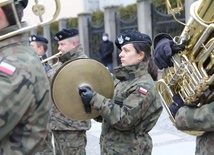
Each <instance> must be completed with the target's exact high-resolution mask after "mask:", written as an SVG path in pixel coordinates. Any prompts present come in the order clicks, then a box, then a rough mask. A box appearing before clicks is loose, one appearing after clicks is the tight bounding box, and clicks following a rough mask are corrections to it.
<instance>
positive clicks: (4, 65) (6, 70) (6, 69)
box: [0, 62, 16, 75]
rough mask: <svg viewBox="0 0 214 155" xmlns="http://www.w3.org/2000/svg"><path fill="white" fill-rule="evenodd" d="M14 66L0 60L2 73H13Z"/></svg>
mask: <svg viewBox="0 0 214 155" xmlns="http://www.w3.org/2000/svg"><path fill="white" fill-rule="evenodd" d="M15 70H16V67H15V66H12V65H10V64H8V63H6V62H1V63H0V71H1V72H3V73H6V74H8V75H13V73H14V72H15Z"/></svg>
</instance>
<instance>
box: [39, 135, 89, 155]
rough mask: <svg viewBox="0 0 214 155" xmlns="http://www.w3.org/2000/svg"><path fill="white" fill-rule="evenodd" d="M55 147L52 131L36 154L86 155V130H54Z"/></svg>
mask: <svg viewBox="0 0 214 155" xmlns="http://www.w3.org/2000/svg"><path fill="white" fill-rule="evenodd" d="M53 135H54V143H55V145H54V146H55V148H53V147H52V145H51V133H50V134H48V136H47V138H46V141H45V142H44V144H43V146H42V149H41V150H42V151H41V152H38V153H36V154H35V155H54V152H55V153H56V155H86V150H85V147H86V143H87V140H86V131H53Z"/></svg>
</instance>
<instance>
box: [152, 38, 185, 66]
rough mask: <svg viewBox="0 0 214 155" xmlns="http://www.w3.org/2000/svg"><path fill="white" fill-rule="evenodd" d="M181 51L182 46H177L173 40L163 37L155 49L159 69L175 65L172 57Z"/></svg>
mask: <svg viewBox="0 0 214 155" xmlns="http://www.w3.org/2000/svg"><path fill="white" fill-rule="evenodd" d="M179 51H181V48H180V47H179V46H177V45H176V44H175V43H174V42H173V41H172V40H170V39H168V38H162V39H161V40H159V41H158V42H157V44H156V47H155V49H154V61H155V64H156V65H157V66H158V68H159V69H163V68H167V67H171V66H173V63H172V61H171V57H172V56H173V55H174V54H175V53H178V52H179Z"/></svg>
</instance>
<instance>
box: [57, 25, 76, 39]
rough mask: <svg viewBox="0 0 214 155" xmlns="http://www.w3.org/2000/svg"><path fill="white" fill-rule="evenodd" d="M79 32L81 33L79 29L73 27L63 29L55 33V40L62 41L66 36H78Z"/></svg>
mask: <svg viewBox="0 0 214 155" xmlns="http://www.w3.org/2000/svg"><path fill="white" fill-rule="evenodd" d="M77 34H79V32H78V30H77V29H73V28H67V29H62V30H61V31H59V32H58V33H56V34H55V35H54V40H56V41H61V40H64V39H66V38H70V37H73V36H76V35H77Z"/></svg>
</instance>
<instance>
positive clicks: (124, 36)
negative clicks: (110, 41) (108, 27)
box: [115, 30, 152, 50]
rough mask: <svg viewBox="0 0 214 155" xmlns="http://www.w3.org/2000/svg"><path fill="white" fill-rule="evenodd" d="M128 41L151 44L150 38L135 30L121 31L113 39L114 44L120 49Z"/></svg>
mask: <svg viewBox="0 0 214 155" xmlns="http://www.w3.org/2000/svg"><path fill="white" fill-rule="evenodd" d="M129 43H144V44H149V45H150V46H151V45H152V40H151V38H150V37H149V36H148V35H147V34H144V33H140V32H139V31H136V30H126V31H124V32H122V33H121V34H120V35H119V36H118V37H117V38H116V40H115V45H116V46H117V48H118V49H120V50H121V47H122V46H123V45H125V44H129Z"/></svg>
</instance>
